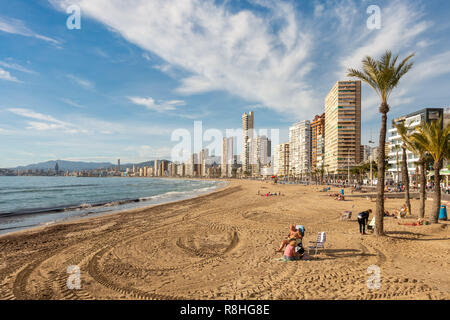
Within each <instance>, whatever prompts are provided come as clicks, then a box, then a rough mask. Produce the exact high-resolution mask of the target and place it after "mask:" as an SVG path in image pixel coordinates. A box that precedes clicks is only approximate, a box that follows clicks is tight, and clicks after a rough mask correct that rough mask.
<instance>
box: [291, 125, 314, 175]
mask: <svg viewBox="0 0 450 320" xmlns="http://www.w3.org/2000/svg"><path fill="white" fill-rule="evenodd" d="M289 166H290V169H291V170H292V173H293V174H294V175H299V174H306V173H308V172H311V125H310V122H309V120H304V121H300V122H298V123H296V124H294V125H293V126H292V127H290V128H289Z"/></svg>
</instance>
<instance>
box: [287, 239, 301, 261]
mask: <svg viewBox="0 0 450 320" xmlns="http://www.w3.org/2000/svg"><path fill="white" fill-rule="evenodd" d="M296 245H297V243H296V241H295V240H292V241H290V242H289V243H288V245H287V246H286V249H285V250H284V253H283V258H284V259H285V260H287V261H295V260H300V258H301V255H300V254H298V253H297V252H295V247H296Z"/></svg>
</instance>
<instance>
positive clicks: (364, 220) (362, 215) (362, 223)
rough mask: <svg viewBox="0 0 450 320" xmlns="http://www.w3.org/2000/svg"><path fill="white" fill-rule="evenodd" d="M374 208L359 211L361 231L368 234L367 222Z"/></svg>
mask: <svg viewBox="0 0 450 320" xmlns="http://www.w3.org/2000/svg"><path fill="white" fill-rule="evenodd" d="M371 213H372V209H369V210H367V211H363V212H360V213H358V223H359V233H361V234H366V224H367V223H368V221H369V215H370V214H371Z"/></svg>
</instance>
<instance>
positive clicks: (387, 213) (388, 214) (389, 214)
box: [384, 209, 395, 217]
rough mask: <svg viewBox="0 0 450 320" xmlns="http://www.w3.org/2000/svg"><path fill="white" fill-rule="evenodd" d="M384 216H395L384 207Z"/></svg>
mask: <svg viewBox="0 0 450 320" xmlns="http://www.w3.org/2000/svg"><path fill="white" fill-rule="evenodd" d="M384 216H385V217H395V214H394V213H389V211H387V210H386V209H385V210H384Z"/></svg>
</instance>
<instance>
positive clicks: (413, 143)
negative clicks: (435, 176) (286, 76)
mask: <svg viewBox="0 0 450 320" xmlns="http://www.w3.org/2000/svg"><path fill="white" fill-rule="evenodd" d="M409 140H410V141H409V142H410V143H409V146H410V148H411V149H410V151H411V152H412V153H414V154H415V155H417V156H419V161H417V164H418V165H419V168H420V178H419V184H420V190H419V193H420V201H419V202H420V207H419V217H420V218H423V217H424V216H425V200H426V189H425V186H426V184H427V170H426V166H425V164H426V158H425V153H426V150H425V148H424V147H422V145H421V144H420V143H419V142H418V141H417V140H416V139H415V136H414V134H412V135H411V136H410V139H409ZM410 212H411V211H410Z"/></svg>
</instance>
